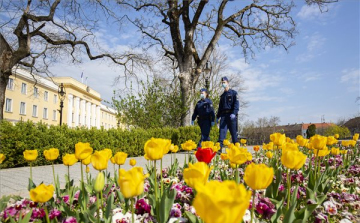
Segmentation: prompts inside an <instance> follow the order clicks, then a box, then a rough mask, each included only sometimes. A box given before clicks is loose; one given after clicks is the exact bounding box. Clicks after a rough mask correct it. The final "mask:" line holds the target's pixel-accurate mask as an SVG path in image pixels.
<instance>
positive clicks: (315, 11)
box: [297, 4, 339, 24]
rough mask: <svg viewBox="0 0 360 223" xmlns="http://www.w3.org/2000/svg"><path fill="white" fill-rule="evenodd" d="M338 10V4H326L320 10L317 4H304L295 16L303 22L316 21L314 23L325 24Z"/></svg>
mask: <svg viewBox="0 0 360 223" xmlns="http://www.w3.org/2000/svg"><path fill="white" fill-rule="evenodd" d="M338 8H339V4H327V5H326V6H323V7H322V8H321V10H320V8H319V6H318V5H317V4H313V5H307V4H304V5H303V6H302V7H301V9H300V11H299V12H298V13H297V16H298V17H299V18H300V19H303V20H316V22H320V23H322V24H326V23H327V22H328V19H329V18H332V17H334V16H335V15H336V14H337V11H338Z"/></svg>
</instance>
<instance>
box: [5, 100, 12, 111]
mask: <svg viewBox="0 0 360 223" xmlns="http://www.w3.org/2000/svg"><path fill="white" fill-rule="evenodd" d="M5 111H7V112H12V99H10V98H7V99H6V101H5Z"/></svg>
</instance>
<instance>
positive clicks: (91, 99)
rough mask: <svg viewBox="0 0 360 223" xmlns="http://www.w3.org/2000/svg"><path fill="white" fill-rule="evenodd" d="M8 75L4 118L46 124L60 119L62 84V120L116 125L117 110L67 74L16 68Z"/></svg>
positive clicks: (70, 124)
mask: <svg viewBox="0 0 360 223" xmlns="http://www.w3.org/2000/svg"><path fill="white" fill-rule="evenodd" d="M13 74H14V75H12V76H10V79H9V83H8V86H7V89H6V92H5V106H4V118H5V120H8V121H11V122H18V121H20V120H23V121H27V120H32V121H34V122H39V121H42V122H44V123H47V124H50V125H58V124H59V123H60V113H59V109H60V99H59V96H58V95H59V93H58V91H59V86H60V84H63V86H64V88H65V92H66V94H65V98H64V101H63V104H64V107H63V112H62V123H63V124H67V125H68V126H69V127H77V126H85V127H88V128H90V127H96V128H100V127H101V126H103V127H104V128H105V129H110V128H117V127H118V122H117V118H116V117H117V113H116V111H115V110H114V109H112V108H109V107H107V106H105V105H103V104H101V100H102V99H101V95H100V93H98V92H97V91H95V90H94V89H92V88H90V87H89V86H86V85H85V84H83V83H80V82H79V81H77V80H75V79H73V78H71V77H54V78H51V79H50V78H43V77H41V76H38V75H31V74H30V73H29V72H28V71H26V70H24V69H16V70H14V72H13Z"/></svg>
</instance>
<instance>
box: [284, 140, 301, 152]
mask: <svg viewBox="0 0 360 223" xmlns="http://www.w3.org/2000/svg"><path fill="white" fill-rule="evenodd" d="M282 150H283V152H284V151H288V150H293V151H298V150H299V148H298V145H297V144H294V143H288V142H287V143H284V144H283V145H282Z"/></svg>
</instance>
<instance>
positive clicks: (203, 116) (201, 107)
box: [191, 88, 215, 147]
mask: <svg viewBox="0 0 360 223" xmlns="http://www.w3.org/2000/svg"><path fill="white" fill-rule="evenodd" d="M196 118H197V120H198V124H199V126H200V129H201V138H200V141H199V143H198V147H200V146H201V142H202V141H210V129H211V126H213V125H215V122H214V120H215V113H214V108H213V104H212V101H211V100H210V99H209V98H208V92H207V90H206V89H205V88H202V89H201V90H200V100H199V101H198V102H197V103H196V105H195V109H194V113H193V115H192V118H191V125H194V121H195V119H196Z"/></svg>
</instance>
